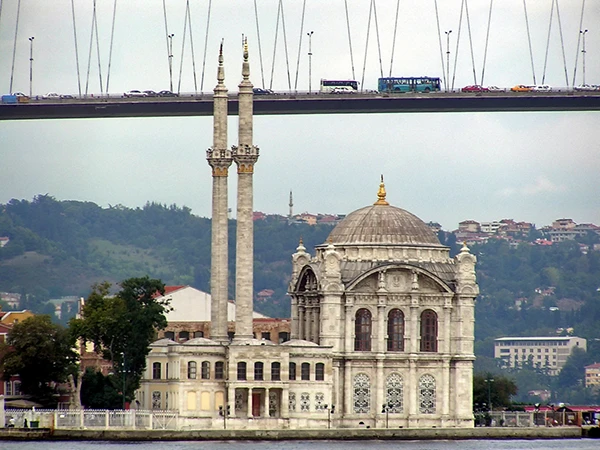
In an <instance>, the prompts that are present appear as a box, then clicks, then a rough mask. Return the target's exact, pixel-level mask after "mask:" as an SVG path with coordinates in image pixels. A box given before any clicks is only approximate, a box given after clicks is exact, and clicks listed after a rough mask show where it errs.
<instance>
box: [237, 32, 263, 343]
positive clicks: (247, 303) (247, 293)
mask: <svg viewBox="0 0 600 450" xmlns="http://www.w3.org/2000/svg"><path fill="white" fill-rule="evenodd" d="M242 77H243V78H242V82H241V83H240V85H239V96H238V104H239V112H238V117H239V131H238V139H239V143H238V146H237V147H235V146H234V147H233V149H232V150H233V152H232V153H233V160H234V161H235V163H236V164H237V168H238V187H237V189H238V191H237V236H236V273H235V337H236V339H249V338H252V314H253V297H254V266H253V264H254V223H253V222H252V211H253V193H252V190H253V188H252V176H253V173H254V164H255V163H256V161H257V160H258V152H259V150H258V147H256V146H254V145H252V127H253V125H252V115H253V104H252V102H253V97H254V95H253V92H252V87H253V86H252V83H251V82H250V63H249V62H248V40H247V39H245V40H244V63H243V64H242Z"/></svg>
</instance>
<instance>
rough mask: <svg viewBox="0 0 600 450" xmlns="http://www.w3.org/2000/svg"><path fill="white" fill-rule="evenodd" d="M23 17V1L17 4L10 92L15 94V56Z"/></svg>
mask: <svg viewBox="0 0 600 450" xmlns="http://www.w3.org/2000/svg"><path fill="white" fill-rule="evenodd" d="M20 15H21V0H19V2H18V3H17V22H16V24H15V39H14V42H13V55H12V68H11V69H10V89H9V92H10V93H11V94H12V92H13V78H14V75H15V56H16V54H17V36H18V34H19V16H20Z"/></svg>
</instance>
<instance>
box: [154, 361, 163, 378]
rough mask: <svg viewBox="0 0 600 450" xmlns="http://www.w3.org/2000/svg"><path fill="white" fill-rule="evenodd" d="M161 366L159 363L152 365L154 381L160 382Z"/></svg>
mask: <svg viewBox="0 0 600 450" xmlns="http://www.w3.org/2000/svg"><path fill="white" fill-rule="evenodd" d="M161 369H162V367H161V364H160V363H159V362H155V363H153V364H152V379H153V380H160V373H161V371H162V370H161Z"/></svg>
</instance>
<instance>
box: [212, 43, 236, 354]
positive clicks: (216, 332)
mask: <svg viewBox="0 0 600 450" xmlns="http://www.w3.org/2000/svg"><path fill="white" fill-rule="evenodd" d="M224 81H225V69H224V66H223V42H221V46H220V48H219V68H218V69H217V86H216V87H215V89H214V95H213V105H214V106H213V108H214V110H213V146H212V147H211V148H209V149H208V150H207V151H206V159H207V160H208V164H209V165H210V167H212V176H213V187H212V237H211V263H210V270H211V275H210V294H211V314H210V315H211V331H210V334H211V338H212V339H213V340H216V341H219V342H226V341H227V340H228V335H227V303H228V300H229V298H228V297H229V293H228V289H227V285H228V274H229V267H228V259H227V258H228V252H227V241H228V232H227V220H228V208H227V178H228V174H229V166H231V162H232V158H231V150H229V148H228V147H227V87H225V83H224Z"/></svg>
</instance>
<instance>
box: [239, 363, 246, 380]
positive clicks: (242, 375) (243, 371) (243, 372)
mask: <svg viewBox="0 0 600 450" xmlns="http://www.w3.org/2000/svg"><path fill="white" fill-rule="evenodd" d="M237 379H238V381H245V380H246V363H245V362H239V363H238V365H237Z"/></svg>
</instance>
